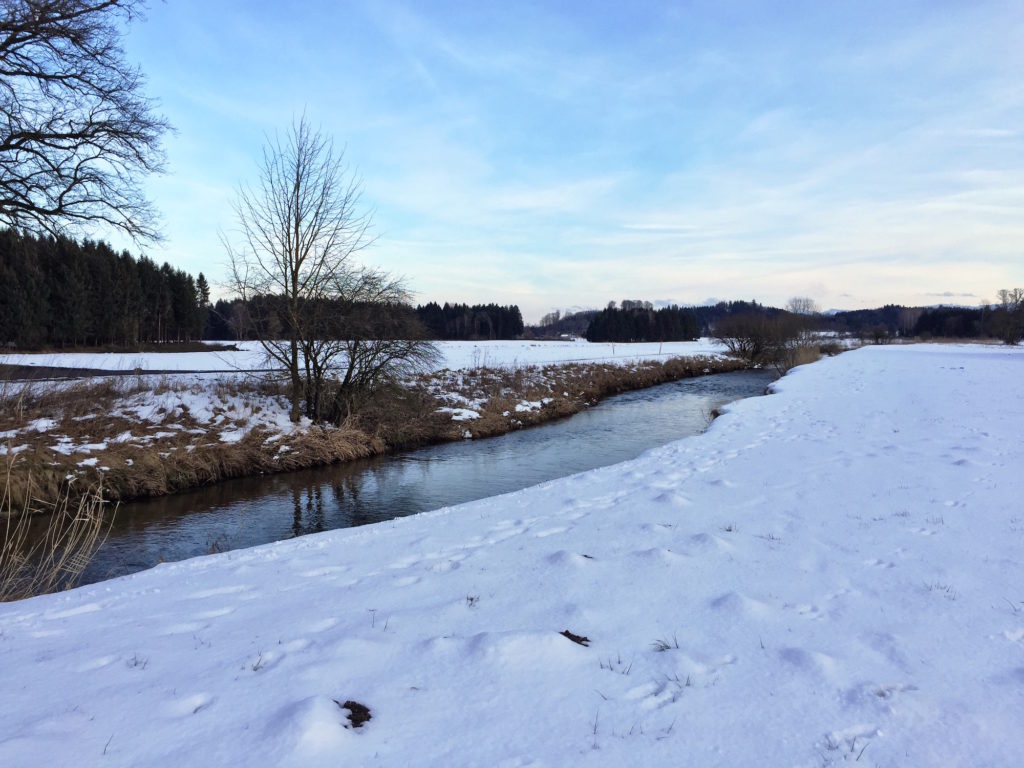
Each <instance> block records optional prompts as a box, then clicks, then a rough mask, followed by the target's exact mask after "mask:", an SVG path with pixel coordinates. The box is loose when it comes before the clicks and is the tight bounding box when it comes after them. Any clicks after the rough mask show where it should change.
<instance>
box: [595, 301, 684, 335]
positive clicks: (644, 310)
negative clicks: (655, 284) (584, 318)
mask: <svg viewBox="0 0 1024 768" xmlns="http://www.w3.org/2000/svg"><path fill="white" fill-rule="evenodd" d="M623 304H624V305H626V306H624V307H621V308H617V307H615V306H614V305H610V306H608V307H606V308H605V309H603V310H601V311H600V312H598V313H597V314H596V315H595V316H594V317H593V318H592V319H591V321H590V325H589V326H588V327H587V341H614V342H631V341H691V340H693V339H696V338H698V337H699V336H700V322H699V321H698V319H697V315H696V314H695V313H694V312H693V310H691V309H685V308H683V307H677V306H671V307H663V308H662V309H657V310H656V309H654V308H653V307H652V306H651V305H650V303H642V302H629V303H628V304H627V302H623ZM636 304H640V306H636Z"/></svg>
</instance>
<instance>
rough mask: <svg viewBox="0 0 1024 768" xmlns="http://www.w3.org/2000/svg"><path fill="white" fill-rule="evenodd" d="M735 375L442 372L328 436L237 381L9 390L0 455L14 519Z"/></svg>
mask: <svg viewBox="0 0 1024 768" xmlns="http://www.w3.org/2000/svg"><path fill="white" fill-rule="evenodd" d="M620 346H622V345H620ZM744 367H745V366H744V365H743V364H742V363H741V362H739V361H737V360H735V359H733V358H729V357H726V356H724V355H719V354H713V355H706V354H697V355H690V356H685V357H669V358H667V359H663V360H645V361H639V362H637V361H632V360H625V361H618V362H574V363H567V364H548V365H510V366H505V367H469V368H461V369H456V370H451V369H442V370H438V371H434V372H431V373H429V374H424V375H423V376H421V377H420V378H418V379H417V380H415V381H412V382H408V385H407V386H406V387H405V388H404V389H403V390H401V391H390V392H386V393H381V395H380V396H379V397H378V398H377V399H376V400H375V401H374V402H372V403H370V404H369V405H368V406H367V407H366V408H364V409H363V411H361V413H360V414H359V416H358V417H357V418H355V419H352V420H350V421H349V422H347V423H346V424H344V425H343V426H341V427H319V426H315V425H312V424H310V423H309V422H308V421H304V422H302V423H300V424H298V425H295V424H292V423H291V422H289V421H288V418H287V413H288V408H287V403H286V401H285V398H284V395H283V392H282V390H281V389H280V388H279V386H278V385H275V384H273V383H270V382H268V381H266V380H265V379H261V378H259V377H253V376H244V375H240V374H209V375H198V374H193V375H179V376H150V375H142V374H140V375H134V376H121V377H112V378H104V379H102V380H92V379H90V380H86V381H83V382H79V383H70V384H69V383H52V382H51V383H47V384H40V383H35V384H19V385H8V387H7V388H6V389H5V391H3V392H0V399H2V400H3V402H4V408H3V409H2V411H0V439H3V441H4V444H2V445H0V456H2V457H3V459H4V460H6V462H7V465H8V468H9V471H8V494H9V498H10V500H11V505H10V506H11V509H13V510H19V509H21V508H23V507H24V505H25V504H26V502H27V500H28V499H30V498H32V499H35V500H36V501H38V502H42V504H45V503H47V502H51V501H52V500H53V499H56V498H58V497H59V496H60V494H61V492H62V491H63V490H65V489H67V488H68V487H69V486H70V488H71V489H72V493H73V494H74V492H75V491H76V490H77V489H80V490H81V492H85V491H86V490H87V489H89V488H92V487H95V486H96V485H97V484H99V483H102V487H103V491H104V494H105V496H106V498H107V499H109V500H112V501H116V500H127V499H134V498H141V497H149V496H158V495H164V494H170V493H176V492H178V491H182V490H186V489H189V488H194V487H197V486H202V485H207V484H210V483H214V482H217V481H219V480H223V479H226V478H232V477H241V476H245V475H255V474H269V473H276V472H287V471H291V470H295V469H302V468H308V467H315V466H323V465H326V464H332V463H336V462H340V461H350V460H352V459H356V458H365V457H369V456H375V455H382V454H386V453H390V452H393V451H397V450H402V449H406V448H410V447H416V446H422V445H428V444H432V443H439V442H446V441H451V440H462V439H472V438H481V437H490V436H494V435H499V434H504V433H506V432H509V431H512V430H515V429H522V428H525V427H529V426H532V425H535V424H540V423H543V422H546V421H550V420H552V419H557V418H563V417H565V416H569V415H572V414H573V413H577V412H579V411H580V410H582V409H583V408H585V407H587V406H588V405H592V404H594V403H596V402H599V401H600V400H601V399H603V398H605V397H608V396H610V395H613V394H616V393H619V392H625V391H630V390H635V389H640V388H645V387H650V386H654V385H656V384H660V383H665V382H668V381H675V380H679V379H682V378H688V377H692V376H700V375H706V374H710V373H722V372H727V371H733V370H740V369H742V368H744ZM42 504H40V506H42Z"/></svg>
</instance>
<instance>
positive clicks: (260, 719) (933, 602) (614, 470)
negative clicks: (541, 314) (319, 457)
mask: <svg viewBox="0 0 1024 768" xmlns="http://www.w3.org/2000/svg"><path fill="white" fill-rule="evenodd" d="M1022 363H1024V350H1021V349H1004V348H996V347H945V346H943V347H938V346H927V345H919V346H912V347H911V346H908V347H888V348H886V347H870V348H865V349H861V350H858V351H855V352H851V353H848V354H843V355H840V356H838V357H835V358H830V359H827V360H823V361H822V362H820V363H816V364H815V365H812V366H807V367H803V368H799V369H797V370H795V371H793V372H791V373H790V374H789V375H787V376H786V377H784V378H783V379H781V380H780V381H779V382H778V383H777V384H776V385H775V390H776V393H775V394H773V395H772V396H771V397H766V398H751V399H748V400H743V401H740V402H738V403H735V404H733V405H732V406H729V407H728V408H727V409H726V412H725V413H724V415H723V416H722V417H721V418H719V419H717V420H715V422H714V423H713V424H712V426H711V428H710V429H709V430H708V431H707V432H706V433H705V434H703V435H700V436H698V437H694V438H690V439H687V440H684V441H680V442H676V443H673V444H671V445H668V446H665V447H664V448H661V449H658V450H654V451H650V452H648V453H645V454H644V455H643V456H641V457H640V458H639V459H637V460H634V461H630V462H627V463H625V464H621V465H617V466H612V467H606V468H604V469H600V470H595V471H592V472H588V473H585V474H582V475H574V476H572V477H568V478H565V479H563V480H559V481H554V482H549V483H546V484H544V485H541V486H538V487H535V488H530V489H527V490H524V491H521V492H518V493H515V494H509V495H504V496H501V497H497V498H491V499H485V500H481V501H478V502H474V503H471V504H467V505H463V506H458V507H453V508H449V509H443V510H439V511H436V512H433V513H427V514H422V515H417V516H413V517H407V518H403V519H400V520H395V521H392V522H388V523H382V524H377V525H370V526H364V527H361V528H357V529H349V530H343V531H333V532H329V533H324V534H319V535H313V536H305V537H302V538H299V539H295V540H292V541H286V542H280V543H277V544H273V545H267V546H262V547H257V548H253V549H248V550H240V551H236V552H231V553H227V554H223V555H215V556H212V557H204V558H197V559H193V560H190V561H186V562H182V563H175V564H168V565H162V566H158V567H157V568H155V569H152V570H149V571H146V572H143V573H139V574H135V575H134V576H130V577H127V578H123V579H119V580H116V581H112V582H105V583H103V584H97V585H94V586H90V587H85V588H81V589H78V590H73V591H71V592H66V593H61V594H57V595H50V596H45V597H40V598H34V599H31V600H27V601H23V602H20V603H12V604H7V605H3V606H0V626H2V627H3V642H0V663H2V664H3V668H4V669H5V670H8V674H7V677H6V679H5V685H4V686H3V688H2V689H0V764H4V765H32V764H38V763H42V762H47V761H49V762H50V763H54V764H76V763H83V762H84V763H96V764H102V763H104V762H110V763H111V764H124V765H133V766H139V768H146V767H147V766H163V765H168V764H175V765H177V764H196V763H198V764H203V765H208V766H227V765H237V764H239V763H242V764H274V765H280V766H293V765H294V766H301V765H336V764H338V765H340V764H351V765H381V766H409V765H529V764H536V765H595V766H597V765H649V766H675V765H678V764H679V762H680V755H685V760H686V761H687V762H690V763H692V764H694V765H722V766H741V765H792V766H806V767H807V768H810V766H822V765H826V766H827V765H842V764H846V763H850V764H851V765H852V764H854V763H857V764H867V765H874V764H877V765H916V766H929V765H991V766H1002V765H1015V764H1016V763H1017V762H1018V760H1019V755H1020V754H1021V752H1022V751H1024V733H1022V731H1021V729H1020V727H1019V723H1020V722H1021V721H1022V720H1024V699H1022V698H1021V696H1020V686H1021V666H1022V663H1021V649H1022V646H1021V643H1022V642H1024V641H1022V638H1024V620H1022V618H1021V617H1022V616H1024V603H1022V599H1024V596H1022V595H1020V594H1017V590H1016V588H1015V585H1017V584H1019V583H1020V577H1021V575H1022V573H1024V561H1022V557H1021V543H1022V541H1021V537H1022V536H1024V527H1022V523H1021V520H1020V511H1019V503H1018V500H1019V499H1020V498H1021V497H1022V495H1024V478H1022V476H1021V473H1020V472H1019V471H1018V467H1020V466H1024V444H1022V443H1021V441H1020V440H1019V431H1020V425H1021V424H1022V423H1024V410H1022V409H1024V402H1022V401H1021V400H1020V398H1019V397H1016V393H1017V392H1019V380H1020V372H1021V366H1022ZM364 708H365V709H364ZM366 715H369V719H365V717H366ZM357 723H358V724H359V726H360V727H358V728H357V727H356V725H357ZM55 734H56V735H59V738H57V737H56V736H55ZM466 734H472V738H466ZM858 757H859V758H860V760H859V762H858Z"/></svg>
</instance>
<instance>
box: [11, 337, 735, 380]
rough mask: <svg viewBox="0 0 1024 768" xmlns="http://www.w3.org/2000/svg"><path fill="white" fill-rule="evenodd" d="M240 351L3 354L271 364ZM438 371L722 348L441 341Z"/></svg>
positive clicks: (117, 363) (97, 364) (124, 365)
mask: <svg viewBox="0 0 1024 768" xmlns="http://www.w3.org/2000/svg"><path fill="white" fill-rule="evenodd" d="M237 346H238V351H230V350H218V351H210V352H144V353H114V352H66V353H64V352H61V353H42V354H26V353H21V354H8V355H0V364H6V365H25V366H48V367H55V368H83V369H92V370H102V371H126V372H136V371H137V372H143V373H144V372H146V371H207V372H222V373H231V372H243V371H251V370H258V369H262V368H265V367H270V366H268V365H267V362H266V359H265V356H264V353H263V350H262V348H261V347H260V345H259V344H258V343H256V342H238V344H237ZM437 346H438V349H439V351H440V352H441V360H440V362H439V363H438V365H437V368H438V369H439V370H440V369H443V368H449V369H452V370H459V369H467V368H479V367H491V368H508V367H517V366H523V365H546V364H549V363H568V362H587V363H596V362H607V363H618V364H623V365H625V364H629V363H635V362H637V361H639V360H656V359H664V358H667V357H677V356H687V357H692V356H695V355H719V354H722V353H723V351H724V348H723V347H722V346H721V345H720V344H718V343H717V342H714V341H712V340H710V339H701V340H700V341H679V342H665V343H664V344H661V343H658V342H651V343H645V344H591V343H589V342H586V341H442V342H438V343H437Z"/></svg>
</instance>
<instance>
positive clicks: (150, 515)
mask: <svg viewBox="0 0 1024 768" xmlns="http://www.w3.org/2000/svg"><path fill="white" fill-rule="evenodd" d="M774 379H775V376H774V374H772V373H768V372H764V371H740V372H737V373H722V374H715V375H710V376H703V377H700V378H695V379H684V380H682V381H677V382H672V383H669V384H661V385H659V386H656V387H651V388H650V389H644V390H639V391H636V392H628V393H625V394H622V395H617V396H615V397H612V398H609V399H607V400H604V401H603V402H601V403H599V404H598V405H596V406H593V407H592V408H589V409H587V410H586V411H583V412H582V413H579V414H577V415H575V416H572V417H570V418H568V419H562V420H560V421H555V422H551V423H548V424H544V425H542V426H538V427H533V428H530V429H525V430H522V431H519V432H512V433H509V434H507V435H502V436H500V437H493V438H489V439H486V440H467V441H464V442H459V443H447V444H443V445H436V446H431V447H428V448H422V449H419V450H416V451H409V452H406V453H401V454H396V455H394V456H384V457H377V458H373V459H366V460H362V461H356V462H351V463H348V464H340V465H334V466H329V467H320V468H317V469H309V470H302V471H299V472H292V473H288V474H282V475H269V476H259V477H248V478H239V479H236V480H229V481H226V482H222V483H218V484H217V485H213V486H209V487H207V488H199V489H196V490H194V491H190V492H187V493H182V494H178V495H175V496H166V497H161V498H157V499H149V500H145V501H138V502H133V503H130V504H125V505H122V506H121V507H120V509H119V510H118V512H117V516H116V518H115V521H114V525H113V528H112V529H111V531H110V535H109V537H108V538H107V541H106V542H105V543H104V545H103V546H102V548H101V549H100V550H99V552H97V553H96V556H95V558H94V559H93V561H92V562H91V563H90V564H89V567H88V568H87V569H86V571H85V573H84V574H83V579H82V583H92V582H96V581H102V580H103V579H108V578H113V577H115V576H121V575H124V574H128V573H134V572H135V571H140V570H143V569H145V568H150V567H152V566H154V565H156V564H157V563H159V562H162V561H172V560H183V559H186V558H189V557H194V556H196V555H203V554H208V553H210V552H219V551H225V550H229V549H238V548H241V547H251V546H255V545H257V544H265V543H268V542H271V541H279V540H281V539H288V538H292V537H293V536H301V535H303V534H306V533H314V532H317V531H326V530H330V529H333V528H348V527H351V526H356V525H365V524H367V523H376V522H380V521H382V520H389V519H391V518H395V517H401V516H404V515H412V514H415V513H417V512H425V511H428V510H431V509H438V508H440V507H445V506H451V505H453V504H459V503H462V502H466V501H472V500H474V499H481V498H485V497H487V496H495V495H497V494H501V493H508V492H510V491H515V490H519V489H521V488H526V487H528V486H531V485H536V484H537V483H542V482H544V481H547V480H552V479H554V478H557V477H564V476H566V475H571V474H573V473H576V472H582V471H584V470H588V469H594V468H595V467H602V466H607V465H609V464H615V463H618V462H620V461H625V460H627V459H631V458H634V457H636V456H638V455H640V454H641V453H643V452H644V451H645V450H648V449H649V448H654V447H656V446H659V445H664V444H665V443H668V442H671V441H672V440H678V439H679V438H682V437H688V436H691V435H696V434H699V433H700V432H702V431H704V429H705V428H706V427H707V425H708V423H709V421H710V414H711V412H712V410H713V409H715V408H717V407H719V406H721V405H723V404H725V403H729V402H732V401H734V400H738V399H741V398H744V397H751V396H755V395H761V394H763V393H764V391H765V388H766V387H767V386H768V384H770V383H771V382H772V381H773V380H774Z"/></svg>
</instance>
